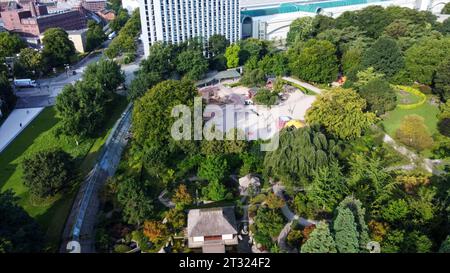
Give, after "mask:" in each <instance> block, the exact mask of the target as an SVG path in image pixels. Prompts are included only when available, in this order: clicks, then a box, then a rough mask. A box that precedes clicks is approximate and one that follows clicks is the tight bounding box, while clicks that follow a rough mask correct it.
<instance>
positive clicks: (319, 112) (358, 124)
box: [306, 89, 376, 140]
mask: <svg viewBox="0 0 450 273" xmlns="http://www.w3.org/2000/svg"><path fill="white" fill-rule="evenodd" d="M366 107H367V105H366V101H365V100H364V99H363V98H361V97H360V96H359V95H358V94H357V93H356V92H355V91H353V90H351V89H333V90H331V91H328V92H325V93H323V94H321V95H319V97H318V98H317V100H316V101H315V102H314V103H313V104H312V107H311V108H310V109H309V110H308V112H307V113H306V120H307V121H308V122H309V123H310V124H313V123H317V124H321V125H322V126H323V127H324V128H325V129H326V130H327V132H328V133H330V134H332V135H333V136H335V137H337V138H340V139H344V140H349V139H355V138H358V137H360V136H361V135H362V134H363V133H364V131H365V130H367V129H368V128H369V127H370V125H372V124H373V123H374V122H375V121H376V116H375V114H373V113H370V112H364V110H366Z"/></svg>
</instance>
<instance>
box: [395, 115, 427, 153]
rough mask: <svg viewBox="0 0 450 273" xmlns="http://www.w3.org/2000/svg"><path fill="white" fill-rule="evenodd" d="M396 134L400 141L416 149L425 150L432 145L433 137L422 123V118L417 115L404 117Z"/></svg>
mask: <svg viewBox="0 0 450 273" xmlns="http://www.w3.org/2000/svg"><path fill="white" fill-rule="evenodd" d="M396 136H397V138H398V140H399V141H400V142H401V143H403V144H405V145H406V146H409V147H411V148H414V149H416V150H417V151H422V150H425V149H427V148H430V147H431V146H432V145H433V139H432V138H431V135H430V133H429V132H428V128H427V126H426V125H425V123H424V118H422V117H421V116H418V115H408V116H406V117H404V118H403V120H402V122H401V124H400V127H399V128H398V129H397V132H396Z"/></svg>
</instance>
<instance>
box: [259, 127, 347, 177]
mask: <svg viewBox="0 0 450 273" xmlns="http://www.w3.org/2000/svg"><path fill="white" fill-rule="evenodd" d="M338 152H339V146H338V145H337V143H336V142H335V141H334V140H330V139H327V137H326V136H325V135H324V134H323V133H322V132H320V131H319V130H318V128H317V127H314V128H310V127H305V128H300V129H296V130H284V131H282V132H281V134H280V144H279V148H278V149H276V150H275V151H272V152H268V153H266V156H265V159H264V166H265V168H266V172H267V173H268V174H272V175H275V176H277V177H279V178H282V179H283V182H284V183H287V184H291V185H305V184H309V183H310V182H309V181H310V178H311V177H312V175H313V173H314V172H315V171H318V170H319V169H320V168H322V167H325V166H327V165H328V164H330V162H332V161H334V160H336V154H337V153H338Z"/></svg>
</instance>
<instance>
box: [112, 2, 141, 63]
mask: <svg viewBox="0 0 450 273" xmlns="http://www.w3.org/2000/svg"><path fill="white" fill-rule="evenodd" d="M114 22H115V23H114ZM122 24H123V27H122ZM110 26H111V29H113V30H114V31H116V33H117V36H116V37H115V38H114V39H113V40H112V42H111V43H110V44H109V46H108V48H107V49H106V50H105V55H106V56H107V57H108V58H115V57H117V56H119V55H121V54H124V55H128V56H129V55H133V57H132V59H133V60H134V57H135V56H134V55H135V52H136V49H137V46H136V39H137V38H138V36H139V33H140V31H141V19H140V15H139V10H138V9H136V10H135V11H134V12H133V14H132V15H131V17H129V15H128V12H127V11H126V10H121V11H119V14H118V16H117V17H116V19H115V20H114V21H113V22H111V23H110Z"/></svg>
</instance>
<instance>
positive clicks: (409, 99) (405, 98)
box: [396, 90, 421, 104]
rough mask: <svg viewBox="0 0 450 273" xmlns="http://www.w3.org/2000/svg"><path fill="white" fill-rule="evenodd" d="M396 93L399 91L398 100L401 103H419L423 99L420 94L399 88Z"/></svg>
mask: <svg viewBox="0 0 450 273" xmlns="http://www.w3.org/2000/svg"><path fill="white" fill-rule="evenodd" d="M396 93H397V102H398V103H399V104H414V103H418V102H419V101H420V99H421V98H420V97H419V96H417V95H415V94H412V93H409V92H406V91H403V90H397V92H396Z"/></svg>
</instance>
